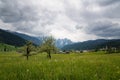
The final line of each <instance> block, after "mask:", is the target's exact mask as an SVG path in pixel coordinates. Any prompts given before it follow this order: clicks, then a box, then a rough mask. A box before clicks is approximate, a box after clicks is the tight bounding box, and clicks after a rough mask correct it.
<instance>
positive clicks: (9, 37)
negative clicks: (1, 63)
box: [0, 29, 26, 46]
mask: <svg viewBox="0 0 120 80" xmlns="http://www.w3.org/2000/svg"><path fill="white" fill-rule="evenodd" d="M0 43H5V44H8V45H13V46H23V45H24V44H25V43H26V40H25V39H23V38H21V37H19V36H17V35H14V34H12V33H10V32H7V31H5V30H2V29H0Z"/></svg>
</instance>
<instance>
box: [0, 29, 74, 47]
mask: <svg viewBox="0 0 120 80" xmlns="http://www.w3.org/2000/svg"><path fill="white" fill-rule="evenodd" d="M44 38H45V37H44V36H41V37H35V36H30V35H26V34H23V33H19V32H13V31H9V30H2V29H0V41H1V42H2V43H5V44H9V45H14V46H23V45H24V44H25V43H26V41H32V42H33V43H34V44H35V45H40V44H42V42H43V40H44ZM72 43H73V42H72V41H71V40H69V39H67V38H65V39H55V45H56V46H57V47H58V48H62V47H63V46H65V45H68V44H72Z"/></svg>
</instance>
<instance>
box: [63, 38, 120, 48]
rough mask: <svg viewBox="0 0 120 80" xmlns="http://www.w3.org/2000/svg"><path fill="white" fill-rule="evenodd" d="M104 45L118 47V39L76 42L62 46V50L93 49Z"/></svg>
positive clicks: (119, 42) (119, 43) (119, 44)
mask: <svg viewBox="0 0 120 80" xmlns="http://www.w3.org/2000/svg"><path fill="white" fill-rule="evenodd" d="M106 47H120V39H111V40H109V39H97V40H88V41H84V42H77V43H73V44H70V45H66V46H64V47H62V50H93V49H101V48H106Z"/></svg>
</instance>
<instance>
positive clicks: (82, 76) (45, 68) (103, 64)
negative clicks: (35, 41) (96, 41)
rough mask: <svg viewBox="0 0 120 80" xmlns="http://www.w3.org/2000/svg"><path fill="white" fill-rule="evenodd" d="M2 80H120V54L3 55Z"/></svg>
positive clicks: (9, 53)
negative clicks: (27, 57) (50, 57)
mask: <svg viewBox="0 0 120 80" xmlns="http://www.w3.org/2000/svg"><path fill="white" fill-rule="evenodd" d="M0 80H120V54H119V53H118V54H104V53H102V52H97V53H85V54H84V53H83V54H82V53H81V54H74V53H72V54H52V59H47V58H46V54H45V53H43V54H38V55H33V56H30V57H29V60H28V61H27V60H26V57H25V56H22V55H21V54H18V53H16V52H6V53H3V52H0Z"/></svg>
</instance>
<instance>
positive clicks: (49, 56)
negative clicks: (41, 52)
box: [47, 51, 51, 59]
mask: <svg viewBox="0 0 120 80" xmlns="http://www.w3.org/2000/svg"><path fill="white" fill-rule="evenodd" d="M47 53H48V58H49V59H51V54H50V51H47Z"/></svg>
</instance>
